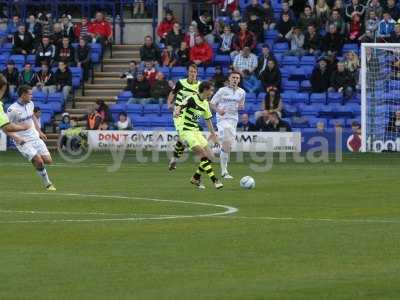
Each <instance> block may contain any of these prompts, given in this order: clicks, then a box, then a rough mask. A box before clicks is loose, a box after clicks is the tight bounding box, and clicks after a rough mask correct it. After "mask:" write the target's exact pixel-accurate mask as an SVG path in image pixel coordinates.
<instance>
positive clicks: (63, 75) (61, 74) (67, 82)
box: [54, 61, 72, 101]
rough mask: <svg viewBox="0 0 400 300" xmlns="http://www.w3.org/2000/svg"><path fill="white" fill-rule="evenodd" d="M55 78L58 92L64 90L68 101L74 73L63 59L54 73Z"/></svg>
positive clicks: (65, 98)
mask: <svg viewBox="0 0 400 300" xmlns="http://www.w3.org/2000/svg"><path fill="white" fill-rule="evenodd" d="M54 78H55V83H56V89H57V92H62V93H63V96H64V101H67V100H68V97H69V94H70V92H71V90H72V73H71V70H70V69H69V68H68V66H67V65H66V64H65V63H64V62H63V61H60V62H59V63H58V69H57V71H56V72H55V74H54Z"/></svg>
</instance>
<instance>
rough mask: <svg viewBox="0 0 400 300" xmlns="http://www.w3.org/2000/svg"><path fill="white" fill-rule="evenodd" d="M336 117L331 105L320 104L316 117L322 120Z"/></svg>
mask: <svg viewBox="0 0 400 300" xmlns="http://www.w3.org/2000/svg"><path fill="white" fill-rule="evenodd" d="M335 115H336V111H335V107H334V106H333V104H322V105H320V106H319V111H318V116H319V117H322V118H334V117H335Z"/></svg>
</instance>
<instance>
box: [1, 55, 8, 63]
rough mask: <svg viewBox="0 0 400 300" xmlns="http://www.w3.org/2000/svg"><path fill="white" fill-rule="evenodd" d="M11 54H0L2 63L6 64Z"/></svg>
mask: <svg viewBox="0 0 400 300" xmlns="http://www.w3.org/2000/svg"><path fill="white" fill-rule="evenodd" d="M8 58H9V55H8V54H7V53H3V54H0V64H2V65H5V64H6V63H7V61H8Z"/></svg>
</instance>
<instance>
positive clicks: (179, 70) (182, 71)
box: [170, 67, 187, 78]
mask: <svg viewBox="0 0 400 300" xmlns="http://www.w3.org/2000/svg"><path fill="white" fill-rule="evenodd" d="M186 75H187V70H186V68H185V67H173V68H172V69H171V73H170V76H171V77H172V78H183V77H186Z"/></svg>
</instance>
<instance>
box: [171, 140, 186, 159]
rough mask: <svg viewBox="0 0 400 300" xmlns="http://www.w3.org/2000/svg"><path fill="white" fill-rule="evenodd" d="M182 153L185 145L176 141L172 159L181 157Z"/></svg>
mask: <svg viewBox="0 0 400 300" xmlns="http://www.w3.org/2000/svg"><path fill="white" fill-rule="evenodd" d="M184 151H185V145H184V144H183V143H182V142H181V141H177V142H176V144H175V151H174V157H175V158H180V157H182V155H183V152H184Z"/></svg>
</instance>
